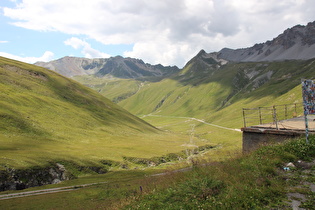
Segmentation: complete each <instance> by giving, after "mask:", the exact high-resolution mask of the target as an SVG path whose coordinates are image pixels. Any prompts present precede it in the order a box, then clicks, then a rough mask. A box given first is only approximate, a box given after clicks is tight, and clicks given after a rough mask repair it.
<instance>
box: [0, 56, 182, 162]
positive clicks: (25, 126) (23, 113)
mask: <svg viewBox="0 0 315 210" xmlns="http://www.w3.org/2000/svg"><path fill="white" fill-rule="evenodd" d="M0 90H1V91H0V99H1V100H0V150H1V153H0V165H1V166H4V165H7V166H10V167H11V166H14V167H25V166H31V165H41V164H45V163H47V162H48V161H55V160H73V161H77V162H81V163H82V164H88V162H89V161H92V162H93V161H94V162H98V161H100V160H107V159H110V160H116V161H123V159H122V157H123V156H133V157H152V156H161V155H163V154H166V153H170V152H179V151H181V150H183V149H185V148H184V147H183V146H182V145H183V144H184V143H185V142H187V137H186V136H184V135H183V136H178V135H177V136H175V135H174V134H170V133H165V132H161V131H159V130H158V129H156V128H155V127H153V126H151V125H150V124H148V123H146V122H145V121H143V120H142V119H140V118H138V117H135V116H133V115H132V114H130V113H129V112H127V111H125V110H124V109H122V108H120V107H119V106H117V105H116V104H114V103H112V102H111V101H110V100H108V99H106V98H104V97H103V96H102V95H100V94H98V93H97V92H95V91H93V90H91V89H89V88H87V87H85V86H83V85H81V84H79V83H77V82H75V81H73V80H70V79H67V78H65V77H62V76H61V75H59V74H57V73H55V72H52V71H49V70H47V69H44V68H40V67H37V66H34V65H29V64H25V63H21V62H18V61H14V60H10V59H6V58H3V57H0ZM170 139H172V141H169V140H170Z"/></svg>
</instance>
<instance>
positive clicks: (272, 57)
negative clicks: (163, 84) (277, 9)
mask: <svg viewBox="0 0 315 210" xmlns="http://www.w3.org/2000/svg"><path fill="white" fill-rule="evenodd" d="M201 54H203V57H207V59H208V61H207V62H208V63H209V62H210V63H212V64H214V63H216V64H220V65H223V64H226V63H227V62H260V61H283V60H308V59H311V58H315V21H314V22H310V23H308V24H307V25H306V26H302V25H296V26H294V27H292V28H289V29H287V30H285V31H284V32H283V33H282V34H280V35H279V36H277V37H276V38H274V39H273V40H271V41H266V42H264V43H261V44H255V45H254V46H252V47H248V48H242V49H229V48H223V49H222V50H220V51H219V52H211V53H205V51H204V50H201ZM189 63H191V61H189V62H188V63H187V64H189ZM187 64H186V65H187ZM35 65H38V66H42V67H45V68H48V69H50V70H53V71H56V72H58V73H60V74H62V75H64V76H67V77H72V76H77V75H96V76H97V77H104V76H113V77H117V78H133V79H143V78H151V79H152V77H155V78H160V79H161V78H165V77H169V76H171V75H173V74H175V73H178V72H179V71H180V69H179V68H178V67H176V66H163V65H160V64H158V65H151V64H148V63H144V62H143V61H142V60H141V59H135V58H123V57H121V56H116V57H111V58H94V59H88V58H77V57H63V58H60V59H58V60H54V61H50V62H37V63H35Z"/></svg>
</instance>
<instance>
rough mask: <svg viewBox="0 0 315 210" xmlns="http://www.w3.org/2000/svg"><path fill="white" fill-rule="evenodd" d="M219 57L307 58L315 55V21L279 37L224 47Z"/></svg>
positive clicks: (231, 58) (259, 59)
mask: <svg viewBox="0 0 315 210" xmlns="http://www.w3.org/2000/svg"><path fill="white" fill-rule="evenodd" d="M217 56H218V58H221V59H225V60H229V61H235V62H240V61H241V62H247V61H280V60H292V59H295V60H307V59H311V58H314V57H315V21H314V22H310V23H308V24H307V25H306V26H301V25H297V26H294V27H292V28H289V29H287V30H286V31H284V32H283V33H282V34H280V35H279V36H278V37H276V38H274V39H273V40H271V41H267V42H265V43H262V44H256V45H254V46H252V47H249V48H244V49H236V50H233V49H228V48H224V49H222V50H221V51H219V52H218V54H217Z"/></svg>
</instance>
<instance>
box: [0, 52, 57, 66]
mask: <svg viewBox="0 0 315 210" xmlns="http://www.w3.org/2000/svg"><path fill="white" fill-rule="evenodd" d="M0 56H3V57H6V58H11V59H14V60H18V61H22V62H26V63H32V64H33V63H35V62H37V61H44V62H47V61H51V60H52V59H53V58H54V53H52V52H50V51H46V52H45V53H44V54H43V55H42V56H40V57H22V56H17V55H12V54H10V53H5V52H0Z"/></svg>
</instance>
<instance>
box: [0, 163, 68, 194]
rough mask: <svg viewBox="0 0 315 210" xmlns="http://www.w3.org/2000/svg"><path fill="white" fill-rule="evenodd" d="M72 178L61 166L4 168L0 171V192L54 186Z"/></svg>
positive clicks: (57, 164)
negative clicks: (47, 185)
mask: <svg viewBox="0 0 315 210" xmlns="http://www.w3.org/2000/svg"><path fill="white" fill-rule="evenodd" d="M72 178H74V176H73V175H72V174H71V173H69V172H68V171H67V170H66V169H65V167H64V166H63V165H62V164H59V163H56V164H55V165H52V166H49V167H48V166H47V167H33V168H28V169H13V168H6V170H1V171H0V191H5V190H22V189H26V188H29V187H35V186H41V185H46V184H56V183H59V182H61V181H63V180H69V179H72Z"/></svg>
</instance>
